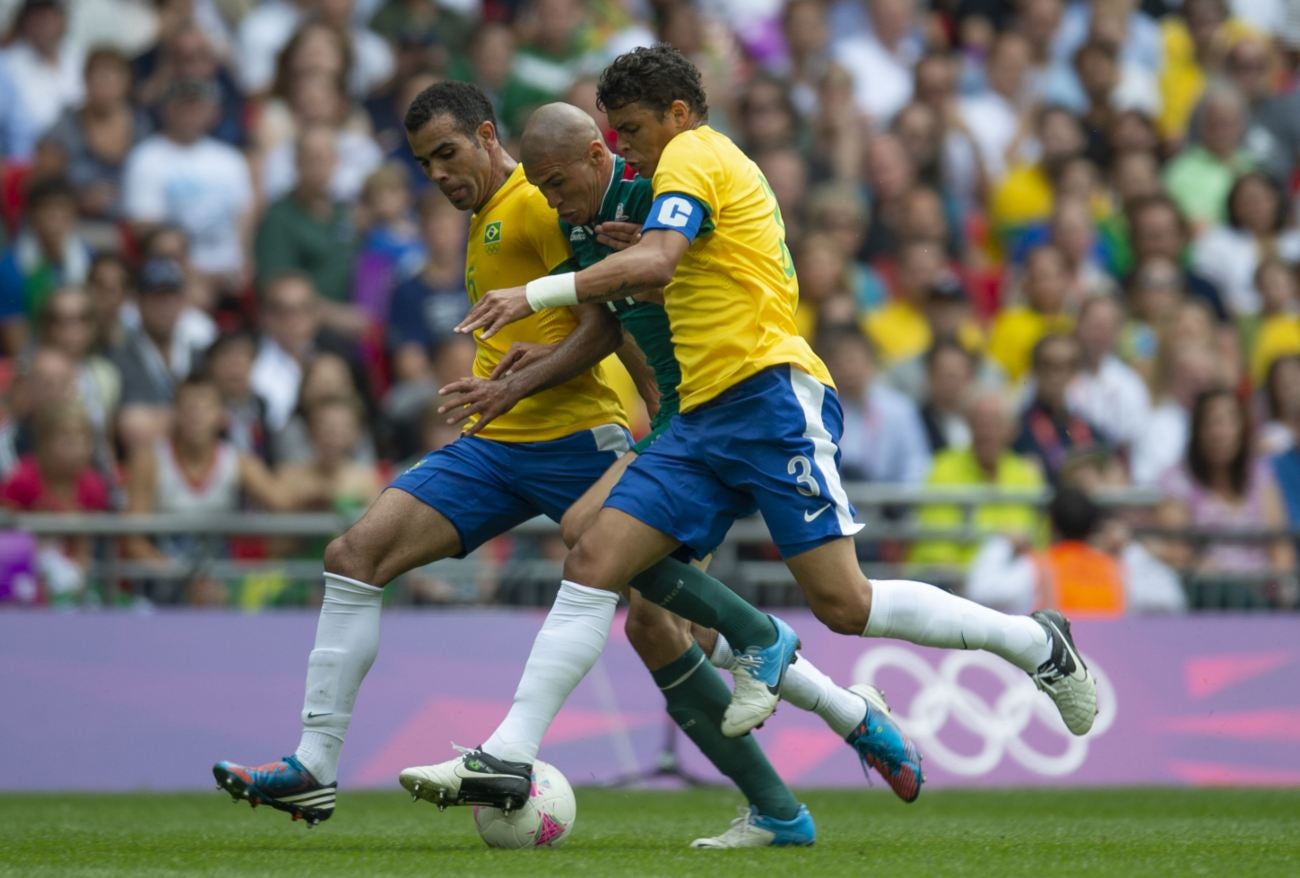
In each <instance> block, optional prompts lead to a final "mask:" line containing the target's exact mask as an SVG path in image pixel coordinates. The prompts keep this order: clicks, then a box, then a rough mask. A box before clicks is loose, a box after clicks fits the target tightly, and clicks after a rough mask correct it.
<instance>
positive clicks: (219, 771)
mask: <svg viewBox="0 0 1300 878" xmlns="http://www.w3.org/2000/svg"><path fill="white" fill-rule="evenodd" d="M212 774H213V776H214V777H216V779H217V789H220V790H225V791H226V792H228V793H230V795H231V796H232V797H233V798H234V800H235V801H236V802H238V801H240V800H241V799H242V800H244V801H247V802H248V804H249V805H250V806H252V807H254V808H256V807H257V806H258V805H270V806H271V807H272V808H275V809H277V810H279V811H288V812H289V814H290V815H292V816H293V819H294V820H305V821H307V825H308V826H315V825H316V824H317V823H320V822H321V821H322V820H328V819H329V818H330V815H331V814H333V813H334V798H335V796H336V795H337V794H338V788H339V785H338V784H337V783H330V784H323V783H320V782H319V781H317V780H316V778H314V777H312V773H311V772H310V771H308V770H307V769H306V768H304V767H303V765H302V763H301V762H299V761H298V759H297V758H296V757H294V756H286V757H284V758H283V759H280V760H277V761H276V762H268V763H266V764H265V765H240V764H239V763H237V762H227V761H225V760H222V761H221V762H218V763H217V764H216V765H214V766H212Z"/></svg>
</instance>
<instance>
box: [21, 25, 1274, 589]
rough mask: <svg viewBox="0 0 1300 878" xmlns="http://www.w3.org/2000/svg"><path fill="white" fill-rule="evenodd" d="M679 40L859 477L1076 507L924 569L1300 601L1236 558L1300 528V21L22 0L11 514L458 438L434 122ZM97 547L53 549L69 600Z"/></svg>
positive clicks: (982, 514)
mask: <svg viewBox="0 0 1300 878" xmlns="http://www.w3.org/2000/svg"><path fill="white" fill-rule="evenodd" d="M656 40H664V41H667V42H670V43H672V44H673V45H675V46H677V47H678V48H679V49H681V50H682V51H683V52H684V53H685V54H687V55H688V56H689V57H690V58H691V59H692V60H693V61H694V62H695V63H696V64H697V66H698V67H699V68H700V70H701V71H702V73H703V76H704V81H705V85H706V88H707V90H708V95H709V102H710V113H709V122H710V124H712V125H713V126H715V127H716V128H718V129H720V130H722V131H724V132H726V133H727V134H729V135H730V136H731V137H732V138H734V139H735V140H736V141H737V142H738V143H739V144H740V145H741V146H742V147H743V148H744V149H745V150H746V151H747V152H748V154H749V155H750V156H751V157H752V158H753V159H754V160H755V162H756V163H757V164H758V166H759V167H760V168H761V169H762V171H763V172H764V174H765V176H766V177H767V179H768V181H769V183H770V185H771V188H772V190H773V192H774V194H775V196H776V198H777V201H778V203H779V205H780V208H781V215H782V218H783V221H784V225H785V230H786V235H787V238H788V241H789V245H790V249H791V251H792V252H793V254H794V258H795V262H796V266H797V268H798V270H799V277H800V281H801V302H800V305H799V313H798V319H799V325H800V329H801V331H802V332H803V333H804V334H805V335H806V336H807V337H808V338H809V339H810V340H811V341H812V342H813V343H814V345H815V346H816V348H817V349H818V351H819V352H820V353H821V354H822V355H823V356H824V357H825V359H826V360H827V361H828V363H829V364H830V368H831V370H832V372H833V374H834V375H835V378H836V380H837V383H838V385H839V388H840V392H841V397H842V402H843V405H844V409H845V431H844V438H843V442H842V448H843V467H844V472H845V474H846V476H848V477H850V478H852V479H856V480H864V481H875V482H888V483H894V484H898V483H901V484H912V485H930V486H934V487H938V488H948V487H956V486H969V485H982V486H997V487H1004V488H1011V489H1029V490H1032V489H1037V488H1040V487H1043V486H1052V487H1054V488H1056V489H1058V495H1059V496H1061V497H1064V498H1065V499H1063V500H1062V501H1061V503H1060V504H1059V505H1058V507H1054V508H1053V515H1052V519H1051V521H1052V525H1053V526H1052V527H1050V528H1049V527H1048V526H1047V523H1046V519H1045V517H1044V516H1043V515H1041V514H1040V513H1038V512H1035V511H1034V510H1032V509H1029V508H1027V507H1025V506H1021V505H1016V504H995V505H987V506H983V507H980V508H977V509H975V510H974V512H973V514H972V516H971V521H972V522H973V523H974V524H975V525H977V526H980V527H984V528H987V529H989V530H990V531H996V532H997V533H998V534H1000V536H1001V538H1002V540H1003V542H1002V543H999V544H998V545H996V546H991V545H985V546H979V545H975V544H964V543H960V542H950V541H945V540H927V541H924V542H920V543H917V544H915V545H912V546H910V547H905V548H904V552H905V555H906V558H907V559H908V560H911V561H914V562H916V563H923V564H938V565H945V564H946V565H968V564H970V563H971V562H972V561H975V562H976V564H975V568H976V569H977V570H979V571H984V574H985V575H983V576H982V578H981V576H973V578H972V581H971V588H972V590H973V592H980V591H981V589H983V591H988V590H989V586H988V585H987V583H988V582H990V581H996V580H997V579H998V578H999V576H1000V575H1001V574H1000V573H999V574H997V575H994V576H992V577H991V578H990V577H989V576H988V575H987V571H989V570H990V569H992V570H997V571H1001V570H1005V569H1008V567H1007V565H1012V566H1014V565H1016V564H1022V562H1028V561H1032V562H1033V564H1034V570H1035V571H1037V572H1036V573H1035V574H1034V575H1035V576H1036V577H1037V578H1038V580H1039V582H1038V585H1037V586H1034V587H1033V588H1032V589H1030V591H1029V592H1026V591H1024V590H1023V589H1022V590H1021V591H1020V592H1017V593H1016V594H1009V593H1007V592H1006V590H1005V589H1004V590H1003V591H1001V592H998V591H997V589H996V588H994V589H993V591H994V592H997V594H995V595H994V597H991V598H990V601H991V602H995V603H997V602H1001V603H1002V604H1003V605H1007V606H1022V605H1026V602H1027V601H1028V602H1030V603H1032V600H1033V597H1032V594H1038V595H1040V596H1041V594H1043V593H1045V591H1047V592H1050V591H1051V586H1050V581H1051V579H1052V577H1051V575H1050V572H1049V571H1050V569H1051V565H1052V563H1053V561H1052V559H1053V558H1056V557H1058V556H1061V557H1064V556H1063V555H1062V553H1060V552H1057V553H1056V554H1055V555H1053V554H1052V550H1047V551H1046V552H1044V553H1041V555H1040V554H1037V553H1036V552H1035V548H1034V547H1035V546H1038V547H1043V546H1046V545H1048V544H1049V543H1050V544H1051V545H1053V546H1056V545H1058V543H1059V542H1060V541H1061V540H1063V541H1065V542H1067V543H1070V544H1071V545H1074V544H1076V543H1078V544H1082V543H1087V545H1089V546H1093V547H1094V548H1096V547H1103V546H1104V547H1106V548H1105V551H1106V552H1108V553H1109V555H1108V557H1111V558H1112V559H1113V561H1114V563H1115V564H1116V565H1119V566H1117V567H1115V568H1114V570H1115V571H1121V572H1122V570H1127V569H1129V568H1130V567H1133V566H1134V565H1138V566H1142V565H1145V567H1144V568H1143V569H1146V570H1152V569H1155V566H1153V565H1158V566H1160V569H1161V570H1172V569H1177V570H1181V571H1185V572H1187V571H1190V572H1192V573H1194V574H1195V575H1196V576H1198V577H1201V578H1206V577H1208V578H1210V579H1211V580H1213V579H1214V578H1215V576H1216V575H1220V574H1222V576H1223V581H1222V582H1219V583H1216V584H1215V585H1216V587H1217V588H1220V589H1221V590H1222V591H1223V592H1224V593H1225V594H1228V593H1232V592H1233V590H1234V589H1238V588H1242V587H1243V586H1240V585H1238V584H1237V583H1236V582H1235V579H1234V577H1237V576H1238V574H1250V575H1254V576H1255V578H1256V580H1257V582H1256V584H1255V585H1252V586H1249V587H1246V588H1247V592H1248V600H1247V601H1246V602H1248V603H1249V602H1254V603H1261V604H1271V605H1278V606H1287V605H1292V604H1294V603H1295V601H1296V593H1295V582H1294V576H1295V557H1294V549H1293V544H1292V542H1291V541H1290V540H1289V539H1284V538H1280V537H1278V538H1275V539H1271V540H1265V541H1261V540H1258V539H1256V540H1254V541H1244V542H1243V541H1234V540H1232V539H1222V537H1223V536H1225V535H1226V536H1229V537H1230V536H1231V531H1233V530H1235V529H1242V528H1244V529H1246V530H1248V531H1256V532H1258V531H1269V532H1272V533H1273V534H1274V535H1275V536H1276V535H1280V534H1281V533H1282V532H1283V531H1284V530H1286V529H1287V528H1288V527H1295V526H1297V525H1300V443H1297V441H1296V440H1297V438H1300V275H1298V274H1297V268H1298V266H1300V210H1298V208H1300V201H1298V200H1297V198H1296V192H1297V190H1298V189H1300V88H1297V85H1298V84H1300V72H1298V65H1300V2H1297V0H1181V2H1177V0H1172V2H1161V0H1142V2H1137V0H1095V2H1066V0H932V2H929V3H926V2H922V0H784V2H782V0H743V2H742V0H695V2H692V0H585V2H584V0H513V2H512V0H262V2H256V0H100V2H96V3H65V2H61V0H0V391H2V394H0V497H2V498H3V502H4V503H5V504H7V505H8V506H9V507H11V508H13V509H18V510H45V511H69V512H71V511H102V510H126V511H135V512H178V513H179V512H183V511H185V510H207V511H222V510H225V511H233V510H239V509H261V510H297V511H306V510H339V511H344V512H351V511H355V510H357V509H358V508H361V507H364V505H365V504H366V503H368V502H369V501H370V500H371V499H372V498H373V497H374V496H375V495H376V494H377V492H378V491H379V490H380V489H381V487H382V485H383V484H384V483H385V481H386V478H387V477H388V476H389V475H390V474H391V473H392V471H393V469H394V467H395V466H399V465H404V464H405V463H407V462H409V461H410V460H412V459H414V458H416V457H417V456H418V455H419V454H420V453H421V452H423V451H425V450H427V449H428V448H429V447H432V445H434V444H438V443H445V442H447V441H450V439H451V438H453V437H454V433H453V432H452V431H450V430H448V429H447V428H446V427H445V425H444V424H442V422H441V420H440V419H439V418H438V417H436V407H437V405H438V399H437V388H438V387H439V386H441V384H443V383H445V382H447V381H450V380H452V379H454V378H457V377H461V376H462V375H464V374H467V373H468V372H469V370H470V368H471V364H472V359H473V347H472V343H470V342H469V341H468V340H467V339H465V338H464V337H462V336H457V335H455V334H454V333H453V332H452V331H451V329H452V327H454V325H455V324H456V322H457V321H458V319H459V318H460V316H461V315H462V314H463V313H464V311H465V309H466V307H467V305H466V298H465V290H464V284H463V252H464V240H463V238H464V233H465V228H466V219H467V218H466V217H465V215H464V214H461V213H459V212H457V211H456V210H454V209H453V208H451V206H450V205H449V204H448V203H447V202H446V200H445V199H444V198H442V196H441V195H440V194H439V193H438V192H437V191H436V189H433V188H431V187H430V185H429V184H428V182H427V181H426V180H424V179H423V178H422V177H421V176H420V174H419V172H418V169H417V168H416V167H415V165H414V164H413V162H412V159H411V157H410V156H409V155H408V152H407V149H406V143H405V138H404V132H403V128H402V116H403V113H404V109H405V107H406V105H407V103H408V102H409V101H410V100H411V99H412V97H413V96H414V95H415V94H417V93H418V92H419V91H420V90H421V89H423V88H424V87H426V86H427V85H429V84H430V83H433V82H436V81H438V80H439V79H444V78H456V79H466V80H471V81H474V82H476V83H478V84H479V85H480V86H481V87H482V88H483V89H484V91H485V92H486V93H487V94H488V95H489V97H490V98H491V100H492V102H493V104H494V105H495V108H496V111H497V114H498V119H499V128H500V132H501V135H502V137H503V139H504V141H505V143H506V144H507V147H508V148H509V147H511V146H512V145H513V144H514V142H515V140H516V138H517V137H518V135H519V133H520V131H521V129H522V126H523V124H524V122H525V120H526V118H527V116H528V113H529V112H530V111H531V110H532V109H533V108H534V107H536V106H538V105H539V104H541V103H544V102H547V101H552V100H568V101H570V102H572V103H575V104H577V105H578V106H581V107H583V108H584V109H587V110H588V111H589V112H591V113H592V114H593V115H594V116H595V117H596V118H597V120H598V122H601V123H602V125H603V124H604V121H605V120H604V117H603V115H602V114H601V113H600V110H599V109H598V108H597V106H596V102H595V81H596V76H598V74H599V72H600V70H601V68H602V67H603V65H604V64H605V63H607V62H608V61H609V60H611V59H612V58H613V57H614V56H615V55H616V54H618V53H619V52H622V51H625V50H627V49H629V48H632V47H634V46H637V45H644V44H649V43H652V42H654V41H656ZM612 142H613V141H612V139H611V143H612ZM624 392H625V394H628V395H629V397H630V396H631V391H630V387H629V388H625V390H624ZM1125 486H1138V487H1146V488H1151V489H1154V490H1157V491H1159V492H1160V496H1161V497H1163V498H1164V501H1163V502H1162V503H1161V504H1160V505H1158V507H1156V508H1155V509H1154V510H1153V511H1152V512H1151V513H1150V514H1149V515H1148V516H1147V518H1146V519H1145V520H1129V521H1127V522H1120V524H1122V525H1124V526H1127V525H1130V524H1139V525H1142V524H1145V525H1154V526H1156V527H1157V528H1159V529H1160V530H1159V533H1158V534H1157V535H1155V536H1151V537H1150V538H1148V539H1146V540H1145V541H1144V542H1142V543H1141V544H1140V545H1138V544H1137V543H1135V542H1134V541H1133V539H1132V538H1131V536H1130V535H1129V534H1128V532H1127V531H1125V532H1124V535H1123V536H1124V538H1123V539H1116V538H1115V530H1114V528H1113V527H1111V523H1110V522H1108V521H1102V520H1101V516H1102V513H1101V512H1100V511H1099V510H1097V509H1096V508H1094V507H1093V506H1092V505H1090V504H1091V502H1092V501H1091V499H1090V498H1091V497H1092V496H1095V492H1096V491H1097V490H1099V489H1102V488H1113V487H1125ZM915 520H916V521H918V522H920V523H922V524H929V525H934V526H935V527H945V526H952V525H958V524H961V523H962V522H963V521H964V520H965V516H964V514H963V512H962V510H961V509H959V508H957V507H949V506H943V505H932V506H926V507H923V508H921V509H919V510H916V512H915ZM1188 528H1191V529H1193V530H1194V531H1196V532H1198V533H1201V534H1202V535H1203V534H1205V533H1209V534H1213V533H1216V532H1221V533H1220V536H1221V538H1220V539H1208V540H1207V539H1205V538H1203V536H1202V537H1198V538H1195V539H1193V538H1188V537H1186V536H1180V535H1179V531H1180V530H1183V531H1185V530H1186V529H1188ZM1098 534H1102V535H1103V536H1106V535H1108V536H1106V538H1105V539H1102V538H1101V537H1098V536H1097V535H1098ZM1089 540H1091V542H1088V541H1089ZM253 543H256V541H253ZM191 549H192V547H188V546H187V545H186V543H185V541H183V540H149V539H138V540H131V541H125V542H124V543H123V544H122V545H120V546H118V547H116V548H115V549H114V551H120V552H122V553H123V554H124V555H125V556H127V557H129V558H132V559H134V560H136V561H140V562H145V563H147V562H149V561H150V560H151V559H153V560H159V559H166V558H169V557H170V558H172V559H173V560H176V559H184V558H186V557H187V556H188V555H191V554H193V553H192V551H191ZM275 550H276V546H275V545H274V543H273V542H272V541H262V542H261V543H260V544H251V545H243V544H236V542H235V541H232V542H231V544H230V545H226V546H224V548H223V550H222V551H224V552H227V553H236V554H238V553H245V554H246V555H247V556H250V557H256V556H257V553H258V552H261V553H273V552H274V551H275ZM89 551H90V547H89V545H88V544H87V543H86V541H85V540H81V541H78V540H60V541H53V542H47V543H44V544H42V545H41V546H40V547H39V550H38V551H37V552H36V556H37V561H36V562H35V566H34V571H35V574H34V575H35V577H36V579H37V580H38V582H39V583H40V587H39V589H38V592H40V593H42V594H45V595H46V596H49V595H53V594H66V593H76V592H77V591H78V589H80V588H82V580H83V579H84V574H83V572H82V571H84V569H85V568H84V565H85V563H86V561H87V553H88V552H89ZM1071 551H1072V550H1071ZM1066 554H1068V552H1067V553H1066ZM1070 557H1074V556H1073V555H1071V556H1070ZM1135 558H1136V559H1138V560H1136V561H1135V560H1134V559H1135ZM990 559H992V560H990ZM998 565H1002V566H1001V567H999V566H998ZM1125 565H1128V566H1125ZM1020 569H1023V564H1022V568H1020ZM1112 572H1113V571H1112ZM1119 575H1120V574H1119V573H1116V574H1115V576H1117V577H1118V576H1119ZM1139 578H1142V577H1139ZM1149 578H1151V579H1152V580H1153V581H1155V580H1159V579H1160V576H1157V575H1155V574H1152V575H1151V576H1150V577H1149ZM201 579H202V577H197V578H196V580H195V581H199V580H201ZM1115 581H1117V582H1119V581H1121V580H1120V579H1116V580H1115ZM1161 581H1163V580H1161ZM1044 582H1047V583H1049V584H1048V585H1046V586H1045V585H1043V583H1044ZM191 584H192V583H191ZM431 588H432V589H433V590H434V591H437V588H434V587H433V586H431ZM42 590H43V591H42ZM11 591H13V593H15V594H16V593H17V591H14V590H11ZM1121 591H1122V589H1121ZM1031 592H1032V594H1031ZM5 593H6V592H5V591H4V590H0V595H3V594H5ZM159 593H160V594H161V593H162V592H159ZM981 593H982V592H981ZM1117 594H1119V592H1118V591H1114V590H1112V593H1111V598H1110V599H1109V600H1111V602H1112V603H1114V602H1115V601H1117V600H1119V598H1116V597H1115V595H1117ZM185 595H188V596H189V597H191V598H194V599H197V598H196V597H195V596H196V595H202V596H205V599H214V600H225V599H226V597H225V596H224V593H223V592H222V590H221V589H220V588H218V587H216V585H215V584H214V585H213V587H210V588H202V589H197V590H195V589H192V590H191V591H189V592H185V593H184V594H179V595H176V596H174V597H173V598H171V599H184V597H185ZM1128 600H1129V602H1130V603H1131V604H1132V605H1133V606H1148V605H1149V606H1152V607H1156V606H1158V607H1162V608H1165V609H1169V608H1172V607H1173V605H1174V604H1176V603H1177V602H1176V601H1174V600H1172V599H1171V598H1169V597H1168V594H1167V593H1162V595H1160V596H1157V597H1155V598H1150V597H1148V598H1143V597H1142V596H1141V595H1138V594H1134V593H1132V590H1130V594H1129V596H1128ZM1234 600H1235V599H1234ZM1225 601H1226V602H1228V603H1232V601H1229V600H1228V599H1227V598H1225ZM1119 602H1120V603H1123V601H1119Z"/></svg>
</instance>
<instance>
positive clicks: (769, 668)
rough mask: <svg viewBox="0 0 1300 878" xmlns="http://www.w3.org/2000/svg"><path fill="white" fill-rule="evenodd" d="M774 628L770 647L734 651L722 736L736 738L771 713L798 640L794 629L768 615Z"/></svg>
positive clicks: (758, 724)
mask: <svg viewBox="0 0 1300 878" xmlns="http://www.w3.org/2000/svg"><path fill="white" fill-rule="evenodd" d="M768 618H769V619H771V620H772V625H773V626H774V627H775V628H776V642H775V643H773V644H772V645H771V646H766V647H757V646H751V647H749V648H747V649H745V650H743V651H741V650H736V651H735V656H736V662H735V664H734V665H733V666H732V668H731V674H732V676H733V677H734V678H735V680H736V688H735V691H734V692H732V693H731V703H730V704H728V705H727V711H726V713H724V714H723V715H722V734H724V735H726V736H727V737H728V738H737V737H740V736H741V735H743V734H745V733H746V732H748V731H749V730H750V729H753V728H756V727H758V726H761V725H762V724H763V721H764V720H766V719H767V718H768V717H769V716H771V715H772V711H774V710H776V702H777V699H778V698H779V695H778V693H779V692H780V691H781V681H782V680H783V679H785V669H786V668H788V667H790V663H791V662H793V661H794V660H795V650H797V649H798V648H799V637H798V635H796V634H795V633H794V629H793V628H791V627H790V626H789V625H787V624H786V623H784V622H782V621H781V620H780V619H778V618H777V617H776V616H768Z"/></svg>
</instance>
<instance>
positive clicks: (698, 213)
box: [641, 192, 709, 243]
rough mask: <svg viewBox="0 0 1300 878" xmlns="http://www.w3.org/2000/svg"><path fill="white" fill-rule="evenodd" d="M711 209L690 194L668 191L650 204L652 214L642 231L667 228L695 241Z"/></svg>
mask: <svg viewBox="0 0 1300 878" xmlns="http://www.w3.org/2000/svg"><path fill="white" fill-rule="evenodd" d="M708 216H709V209H708V208H707V207H705V206H704V205H703V204H702V203H700V202H699V201H697V200H696V199H694V198H692V197H691V196H689V195H682V194H680V193H676V192H668V193H664V194H663V195H660V196H659V197H658V198H656V199H655V200H654V203H653V204H651V205H650V216H649V217H647V218H646V221H645V223H644V224H643V225H642V226H641V231H643V232H648V231H650V230H651V229H667V230H669V231H672V232H681V233H682V234H683V235H685V236H686V240H688V241H690V242H692V243H694V242H695V236H696V235H698V234H699V233H700V228H701V227H702V226H703V225H704V221H705V220H706V219H708Z"/></svg>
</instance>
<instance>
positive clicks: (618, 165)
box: [588, 155, 627, 226]
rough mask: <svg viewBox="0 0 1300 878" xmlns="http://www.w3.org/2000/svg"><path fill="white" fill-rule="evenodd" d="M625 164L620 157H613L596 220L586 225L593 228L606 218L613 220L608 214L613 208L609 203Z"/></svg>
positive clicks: (620, 178)
mask: <svg viewBox="0 0 1300 878" xmlns="http://www.w3.org/2000/svg"><path fill="white" fill-rule="evenodd" d="M626 164H627V163H626V162H624V161H623V157H622V156H621V155H616V156H614V167H613V168H611V169H610V172H609V184H608V185H607V186H606V187H605V195H604V197H603V198H601V199H600V213H598V214H597V215H596V219H595V220H594V221H593V222H590V223H588V225H591V226H594V225H596V224H597V223H603V222H604V221H605V218H606V217H609V218H610V219H613V217H612V216H611V215H610V213H609V210H610V208H611V207H613V205H612V204H610V201H612V200H613V195H614V190H615V188H616V184H617V183H618V181H619V180H622V179H623V168H624V166H625V165H626Z"/></svg>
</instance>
